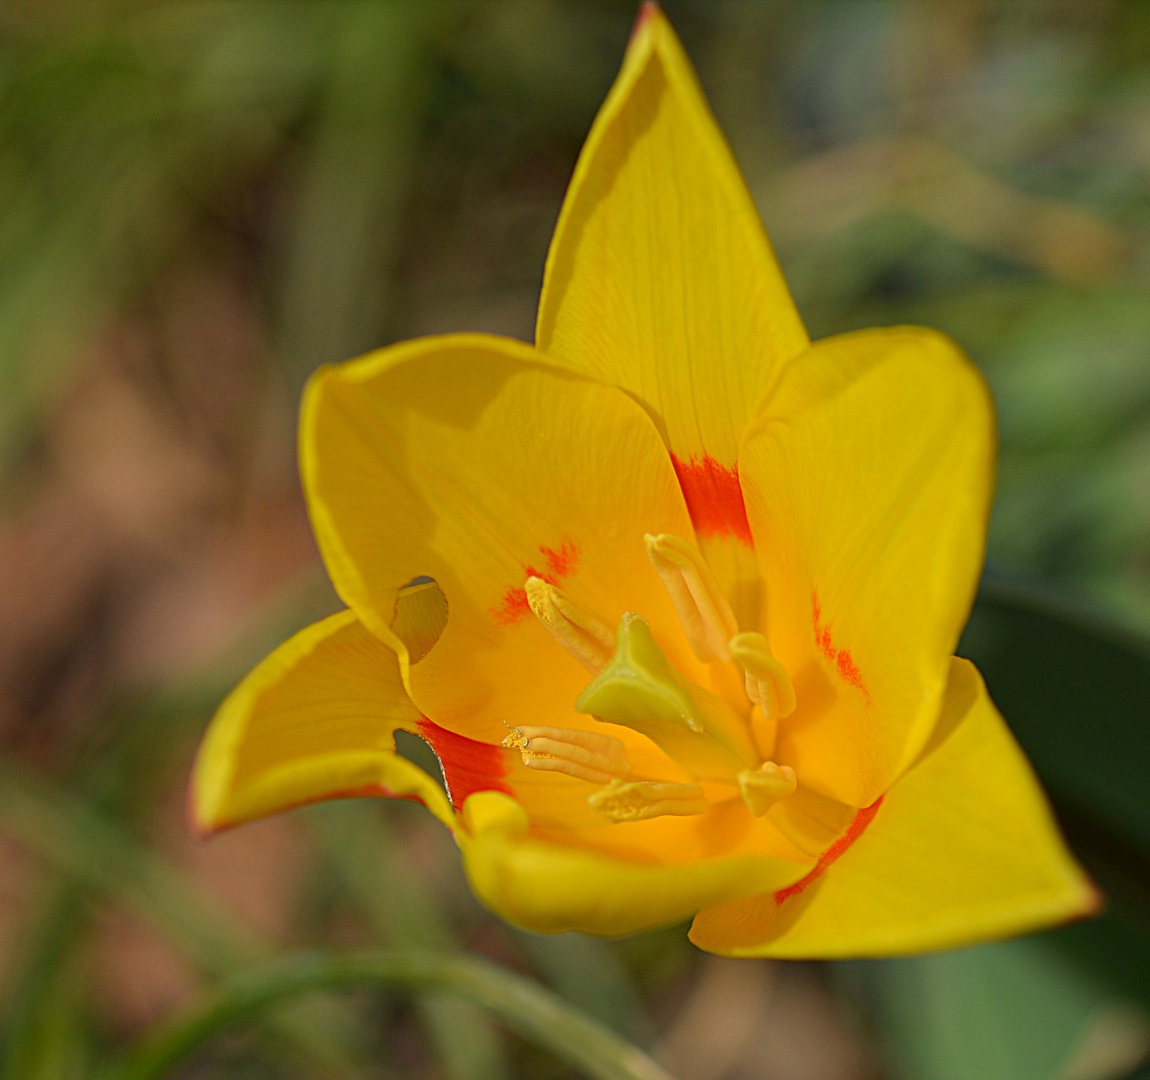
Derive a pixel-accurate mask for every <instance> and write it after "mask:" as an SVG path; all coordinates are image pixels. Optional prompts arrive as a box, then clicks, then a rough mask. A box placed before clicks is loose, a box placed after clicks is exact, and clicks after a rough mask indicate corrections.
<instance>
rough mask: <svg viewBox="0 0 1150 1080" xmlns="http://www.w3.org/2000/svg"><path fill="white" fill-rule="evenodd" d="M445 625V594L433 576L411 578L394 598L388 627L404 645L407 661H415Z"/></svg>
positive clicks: (427, 651) (420, 658) (425, 653)
mask: <svg viewBox="0 0 1150 1080" xmlns="http://www.w3.org/2000/svg"><path fill="white" fill-rule="evenodd" d="M446 626H447V597H446V595H444V592H443V590H442V589H441V588H440V587H439V583H438V582H437V581H436V580H435V578H430V577H427V576H426V575H421V576H420V577H415V578H412V579H411V580H410V581H409V582H408V583H407V584H406V585H404V586H403V588H402V589H400V590H399V595H398V596H397V597H396V598H395V615H394V617H393V618H392V620H391V629H392V631H393V632H394V633H395V636H396V637H397V638H399V640H400V641H402V642H403V643H404V645H406V646H407V655H408V662H409V663H412V664H418V663H419V661H420V660H422V659H423V658H424V657H425V656H426V655H427V654H428V653H429V652H431V648H432V646H433V645H434V644H435V643H436V642H437V641H438V640H439V638H440V635H441V634H442V633H443V630H444V628H445V627H446Z"/></svg>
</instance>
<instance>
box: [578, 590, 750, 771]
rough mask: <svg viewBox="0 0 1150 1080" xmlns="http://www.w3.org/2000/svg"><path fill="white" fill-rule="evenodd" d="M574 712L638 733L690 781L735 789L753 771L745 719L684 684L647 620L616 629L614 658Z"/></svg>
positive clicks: (627, 620) (628, 618)
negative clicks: (733, 784)
mask: <svg viewBox="0 0 1150 1080" xmlns="http://www.w3.org/2000/svg"><path fill="white" fill-rule="evenodd" d="M575 708H576V710H577V711H578V712H581V713H587V714H590V715H591V716H593V717H595V719H596V720H602V721H604V722H605V723H608V724H619V725H621V726H623V727H629V728H632V729H633V730H635V731H638V732H641V733H642V734H644V735H646V736H647V737H648V738H649V739H651V741H652V742H654V743H655V744H656V745H658V746H659V747H660V748H661V749H663V750H664V751H665V752H666V753H667V754H668V755H670V756H671V757H672V758H674V759H675V760H676V761H677V762H678V763H679V764H680V765H682V766H683V768H685V769H686V770H687V772H688V773H690V774H691V776H693V777H695V778H696V779H700V780H726V781H732V782H733V781H734V778H735V777H736V776H737V774H738V773H739V772H740V771H741V770H743V769H747V768H755V767H756V766H757V765H758V764H759V759H758V755H757V754H756V752H755V749H754V747H753V745H752V743H751V740H750V736H749V735H748V732H747V725H746V722H745V721H744V720H743V718H742V717H740V716H739V715H738V713H736V712H735V710H734V709H732V708H731V706H730V705H728V704H727V703H726V702H725V701H723V700H722V698H719V697H716V696H715V695H714V694H712V693H711V692H710V691H708V690H705V689H703V687H701V686H698V685H697V684H695V683H692V682H689V681H688V680H687V679H684V678H683V677H682V676H681V675H680V674H679V673H678V671H676V670H675V668H674V666H673V665H672V664H671V662H670V661H669V660H668V659H667V657H666V655H665V654H664V653H663V650H662V649H660V648H659V646H658V645H657V644H656V643H655V639H654V637H653V636H652V634H651V627H650V625H649V624H648V622H647V620H646V619H644V618H643V617H642V616H641V615H636V614H635V613H634V612H627V614H625V615H624V616H623V618H622V620H621V621H620V622H619V627H618V629H617V630H616V632H615V655H614V656H613V657H612V658H611V661H610V663H608V665H607V667H606V669H605V670H604V671H603V672H602V673H601V674H600V675H598V676H597V677H596V678H595V679H594V680H592V682H591V683H590V685H588V686H587V688H586V689H585V690H584V691H583V693H581V694H580V695H579V697H578V699H577V700H576V702H575Z"/></svg>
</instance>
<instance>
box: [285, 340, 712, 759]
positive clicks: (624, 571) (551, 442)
mask: <svg viewBox="0 0 1150 1080" xmlns="http://www.w3.org/2000/svg"><path fill="white" fill-rule="evenodd" d="M301 427H302V430H301V444H302V449H301V455H302V472H303V480H304V488H305V491H306V493H307V497H308V506H309V509H310V512H311V515H312V521H313V524H314V527H315V531H316V535H317V538H318V541H319V545H320V550H321V551H322V552H323V555H324V559H325V562H326V564H327V567H328V571H329V573H330V574H331V576H332V580H333V582H334V583H335V586H336V589H337V591H338V592H339V593H340V595H341V596H342V597H343V598H344V600H345V601H346V602H347V603H348V604H349V606H350V607H351V608H352V609H353V610H355V611H356V613H357V614H358V615H359V617H360V618H361V619H362V620H363V621H364V622H365V623H366V624H367V625H368V626H370V627H371V629H372V631H373V632H374V633H375V634H376V635H377V636H378V637H381V638H382V639H383V640H388V641H389V642H390V641H391V639H392V638H394V637H395V635H394V634H393V633H392V631H391V629H390V628H391V625H392V622H393V619H394V614H393V613H394V611H395V604H396V596H397V593H398V590H399V589H400V587H402V586H404V585H405V584H406V583H408V582H411V581H412V580H413V579H420V578H426V577H430V578H432V579H434V580H435V582H436V583H437V584H438V586H439V589H440V590H442V593H443V596H444V597H445V598H446V611H447V617H446V624H445V626H444V627H443V630H442V633H441V634H440V635H439V636H438V638H437V639H436V640H434V643H433V644H430V645H429V646H428V647H427V652H426V655H425V656H423V657H422V659H418V662H416V659H415V658H414V657H412V656H409V655H408V653H407V650H406V649H404V647H403V644H402V643H401V642H399V641H398V640H397V641H396V645H395V647H396V650H397V652H399V653H400V655H401V660H402V661H403V662H404V663H405V664H406V670H405V677H406V678H407V680H408V689H409V691H410V693H411V696H412V699H413V700H414V701H415V702H416V703H417V705H418V706H419V707H420V709H421V711H422V712H423V713H424V714H425V715H426V716H429V717H431V718H432V719H433V720H435V722H436V723H437V724H440V725H442V726H443V727H444V728H447V729H450V730H452V731H455V732H458V733H460V734H463V735H466V736H469V737H471V738H473V739H479V740H482V741H483V742H485V743H490V744H494V745H498V744H499V743H500V742H501V741H502V739H503V738H504V737H505V736H506V735H507V733H508V729H509V727H512V726H515V725H518V724H523V723H527V724H532V725H545V726H546V725H550V726H553V727H581V726H582V727H589V726H592V725H594V723H595V722H594V721H593V720H591V719H590V718H589V717H581V716H579V715H578V714H576V713H575V711H574V708H573V705H574V702H575V699H576V698H577V697H578V696H579V693H580V691H581V690H582V689H583V687H584V686H585V685H586V683H587V682H588V681H589V676H588V673H587V671H586V670H585V669H584V667H583V666H582V665H581V664H580V663H579V662H578V661H577V660H576V659H575V658H574V657H572V656H571V655H570V654H569V653H568V652H567V651H566V650H565V649H564V648H563V647H562V646H561V645H560V644H559V643H558V642H557V641H556V640H555V639H554V637H553V636H552V634H551V633H550V631H549V630H548V629H547V628H546V626H544V625H543V623H541V622H540V621H539V619H537V618H536V617H535V615H534V614H533V612H532V610H531V607H530V605H529V604H528V601H527V595H526V592H525V590H524V584H525V582H526V580H527V578H529V577H538V578H542V579H544V580H545V581H548V582H550V583H551V584H554V585H557V586H560V587H561V588H562V589H563V591H564V592H565V593H566V594H568V595H569V596H570V597H571V598H572V599H573V600H574V601H575V602H576V603H577V604H579V605H580V606H581V607H583V608H586V609H587V610H590V611H594V612H597V613H599V615H601V616H602V617H603V618H605V619H606V620H607V622H608V624H609V625H611V626H612V627H614V626H615V624H616V623H617V622H618V621H619V619H620V618H621V617H622V615H623V613H624V612H625V611H641V612H643V613H644V614H646V615H647V617H648V618H649V619H650V620H651V623H652V626H653V628H654V629H655V632H656V635H657V636H658V637H659V641H660V644H661V645H662V646H663V647H664V649H665V650H666V651H667V653H668V655H669V656H672V657H673V659H674V661H675V662H676V663H677V664H678V665H679V666H680V670H681V671H683V673H684V674H685V675H687V676H688V677H691V678H701V679H703V680H705V679H706V678H707V677H708V676H707V674H706V670H705V668H704V666H703V665H701V664H699V662H698V661H697V660H696V659H695V658H694V656H693V654H692V653H691V651H690V646H689V643H688V642H687V640H686V636H685V634H684V633H683V631H682V629H681V627H680V625H679V621H678V617H677V615H676V613H675V610H674V607H673V605H672V603H671V601H670V599H669V597H668V596H667V593H666V590H665V589H664V588H663V585H662V582H661V581H660V579H659V575H658V574H657V573H656V571H655V569H654V568H653V567H652V566H651V564H650V561H649V560H648V558H647V553H646V548H645V545H644V542H643V537H644V535H645V533H646V532H659V531H664V532H678V530H682V529H686V530H688V532H687V535H688V536H690V535H691V532H690V528H691V526H690V521H689V519H688V517H687V511H686V507H685V505H684V502H683V497H682V494H681V492H680V491H679V488H678V485H677V484H676V481H675V474H674V471H673V469H672V467H671V463H670V461H669V459H668V456H667V452H666V449H665V447H664V445H663V443H662V441H661V440H660V438H659V436H658V433H657V432H656V430H655V428H654V426H653V424H652V423H651V421H650V419H649V418H648V417H647V416H646V414H645V413H644V412H643V410H642V409H641V408H639V406H638V405H636V404H635V402H634V401H632V400H631V399H630V398H629V397H628V396H627V395H626V394H624V393H623V392H621V391H620V390H618V389H616V388H614V387H611V386H606V385H604V384H602V383H599V382H596V381H594V380H591V379H588V378H585V377H583V376H580V375H576V374H573V373H572V372H570V371H569V370H567V369H564V368H561V367H559V366H557V365H556V364H555V363H554V362H553V361H549V360H548V359H547V358H546V357H545V356H543V355H542V354H540V353H538V352H536V351H535V350H534V349H532V348H531V347H530V346H527V345H524V344H522V343H521V342H516V341H511V340H509V339H505V338H497V337H492V336H489V335H482V334H455V335H448V336H445V337H439V338H424V339H420V340H417V341H412V342H406V343H404V344H401V345H397V346H394V347H392V348H389V349H384V350H381V351H380V352H378V353H373V354H371V355H369V356H367V357H364V358H363V359H361V360H358V361H354V362H352V363H348V364H344V365H341V366H338V367H333V368H328V369H325V370H323V371H321V372H320V373H319V374H318V375H317V376H316V377H315V378H314V379H313V380H312V382H311V384H310V385H309V389H308V391H307V394H306V396H305V400H304V406H303V418H302V424H301ZM678 535H682V533H681V532H678ZM429 640H430V639H429ZM612 733H613V734H616V733H615V732H612ZM618 737H619V738H622V739H624V740H625V741H626V740H629V746H631V747H632V748H633V749H634V752H635V753H636V754H638V753H641V752H645V753H648V759H649V762H650V763H651V764H652V766H654V764H655V762H656V759H657V761H658V762H665V760H666V759H665V755H661V754H660V753H659V752H658V751H657V749H656V748H655V747H654V745H653V744H651V743H650V741H649V740H646V739H644V738H643V737H642V736H639V735H637V734H636V733H633V732H629V731H625V730H624V729H620V731H619V733H618ZM644 746H645V747H646V748H647V749H646V751H643V750H642V748H643V747H644ZM651 755H654V756H651ZM632 764H634V765H635V767H636V768H640V766H641V764H642V762H641V761H640V760H639V759H637V758H632Z"/></svg>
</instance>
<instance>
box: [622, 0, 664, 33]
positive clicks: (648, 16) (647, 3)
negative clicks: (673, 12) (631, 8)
mask: <svg viewBox="0 0 1150 1080" xmlns="http://www.w3.org/2000/svg"><path fill="white" fill-rule="evenodd" d="M655 18H664V19H665V18H666V16H665V15H664V14H663V9H662V8H661V7H659V5H658V4H657V3H656V2H655V0H643V3H641V4H640V5H639V14H638V15H636V16H635V25H634V26H632V27H631V36H630V38H628V42H627V43H628V44H630V43H631V42H633V41H634V40H635V39H636V38H637V37H638V36H639V34H640V33H642V31H643V30H644V29H645V28H646V27H647V25H648V23H650V22H651V20H652V19H655Z"/></svg>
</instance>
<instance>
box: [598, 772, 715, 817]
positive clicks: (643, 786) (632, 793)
mask: <svg viewBox="0 0 1150 1080" xmlns="http://www.w3.org/2000/svg"><path fill="white" fill-rule="evenodd" d="M587 801H588V802H589V803H590V804H591V808H592V809H593V810H594V811H595V812H596V813H597V814H600V815H601V816H603V817H605V818H607V820H608V821H614V822H621V821H646V820H647V819H648V818H656V817H666V816H668V815H671V816H674V817H691V816H692V815H694V814H701V813H703V812H704V811H705V810H706V809H707V808H708V807H709V806H710V803H708V802H707V800H706V799H705V798H704V797H703V789H702V788H701V787H699V785H698V784H675V783H670V782H664V781H660V780H612V781H611V783H609V784H608V785H607V786H606V787H605V788H604V789H603V790H602V791H597V792H595V794H594V795H592V796H591V797H590V798H589V799H588V800H587Z"/></svg>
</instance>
